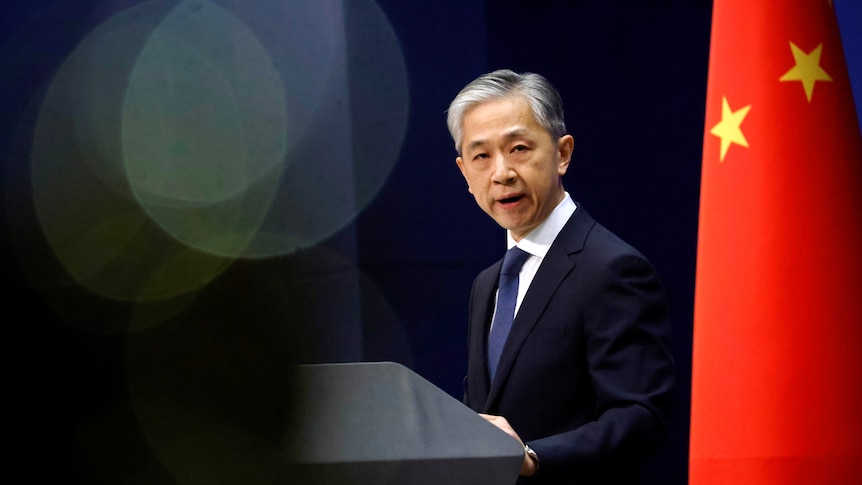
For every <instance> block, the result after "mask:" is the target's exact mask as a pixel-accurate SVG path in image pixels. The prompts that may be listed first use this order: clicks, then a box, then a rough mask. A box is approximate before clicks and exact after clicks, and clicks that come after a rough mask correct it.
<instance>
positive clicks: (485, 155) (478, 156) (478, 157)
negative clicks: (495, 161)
mask: <svg viewBox="0 0 862 485" xmlns="http://www.w3.org/2000/svg"><path fill="white" fill-rule="evenodd" d="M483 158H488V154H487V153H480V154H478V155H476V156H475V157H473V160H481V159H483Z"/></svg>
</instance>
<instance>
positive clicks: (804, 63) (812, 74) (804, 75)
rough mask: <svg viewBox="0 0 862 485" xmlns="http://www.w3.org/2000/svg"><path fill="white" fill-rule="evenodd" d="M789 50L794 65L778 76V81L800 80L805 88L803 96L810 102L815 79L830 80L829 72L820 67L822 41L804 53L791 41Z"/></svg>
mask: <svg viewBox="0 0 862 485" xmlns="http://www.w3.org/2000/svg"><path fill="white" fill-rule="evenodd" d="M790 50H791V52H793V59H794V60H795V61H796V65H795V66H793V68H791V69H790V70H789V71H787V72H786V73H784V75H783V76H781V77H780V78H778V80H779V81H802V88H803V89H805V97H806V98H808V102H809V103H810V102H811V96H812V95H813V94H814V83H815V82H817V81H832V78H831V77H829V74H827V73H826V71H824V70H823V68H822V67H820V54H821V53H822V51H823V43H822V42H821V43H820V45H818V46H817V47H815V48H814V50H813V51H811V52H809V53H808V54H806V53H805V52H803V50H802V49H800V48H799V47H797V46H796V44H794V43H793V42H791V43H790Z"/></svg>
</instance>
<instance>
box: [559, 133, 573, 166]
mask: <svg viewBox="0 0 862 485" xmlns="http://www.w3.org/2000/svg"><path fill="white" fill-rule="evenodd" d="M574 150H575V139H574V138H572V135H564V136H562V137H560V139H559V140H557V153H558V154H559V156H560V162H559V164H558V165H557V173H559V174H560V176H563V175H565V173H566V170H568V169H569V163H571V161H572V152H573V151H574Z"/></svg>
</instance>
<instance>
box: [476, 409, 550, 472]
mask: <svg viewBox="0 0 862 485" xmlns="http://www.w3.org/2000/svg"><path fill="white" fill-rule="evenodd" d="M479 416H482V417H483V418H485V419H486V420H488V422H489V423H491V424H493V425H494V426H496V427H498V428H500V429H501V430H503V431H505V432H506V434H507V435H509V436H511V437H512V438H515V439H516V440H518V443H521V446H524V441H523V440H521V437H520V436H518V433H516V432H515V430H514V429H512V425H510V424H509V421H507V420H506V418H504V417H503V416H494V415H491V414H482V413H479ZM536 468H537V463H536V462H535V461H533V459H532V458H530V455H528V454H527V449H526V448H524V462H523V463H522V464H521V476H523V477H529V476H531V475H535V474H536Z"/></svg>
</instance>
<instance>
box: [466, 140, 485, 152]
mask: <svg viewBox="0 0 862 485" xmlns="http://www.w3.org/2000/svg"><path fill="white" fill-rule="evenodd" d="M487 143H488V142H487V141H486V140H473V141H471V142H470V143H468V144H467V148H466V149H467V150H472V149H474V148H478V147H480V146H482V145H485V144H487Z"/></svg>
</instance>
